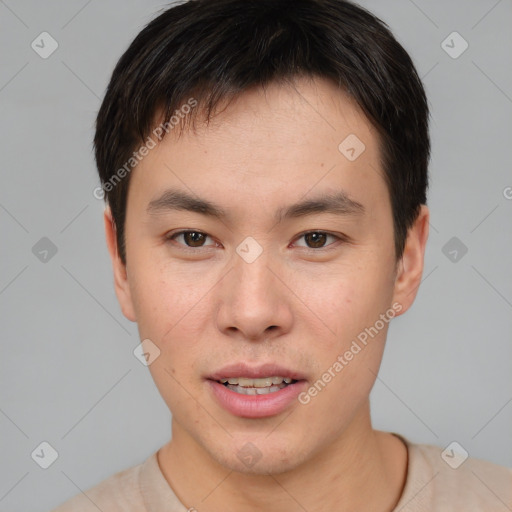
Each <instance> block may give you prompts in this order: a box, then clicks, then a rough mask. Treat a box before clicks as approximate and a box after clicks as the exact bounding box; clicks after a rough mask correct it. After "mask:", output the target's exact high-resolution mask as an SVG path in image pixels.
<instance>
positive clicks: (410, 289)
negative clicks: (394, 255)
mask: <svg viewBox="0 0 512 512" xmlns="http://www.w3.org/2000/svg"><path fill="white" fill-rule="evenodd" d="M429 219H430V212H429V209H428V207H427V206H426V205H422V206H421V209H420V213H419V214H418V217H417V218H416V220H415V222H414V224H413V225H412V226H411V228H410V229H409V232H408V234H407V240H406V243H405V248H404V252H403V255H402V258H401V260H400V262H399V263H398V267H397V274H396V278H395V290H394V294H393V303H395V302H398V303H399V304H401V306H402V310H401V311H400V314H403V313H405V312H406V311H407V310H408V309H409V308H410V307H411V306H412V303H413V302H414V299H415V298H416V294H417V292H418V288H419V286H420V283H421V277H422V275H423V267H424V260H425V248H426V245H427V239H428V233H429ZM397 316H398V315H397Z"/></svg>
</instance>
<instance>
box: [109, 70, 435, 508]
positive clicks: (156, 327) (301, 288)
mask: <svg viewBox="0 0 512 512" xmlns="http://www.w3.org/2000/svg"><path fill="white" fill-rule="evenodd" d="M349 134H356V135H357V137H358V138H359V139H360V140H361V141H363V142H364V144H365V146H366V149H365V151H364V152H363V153H362V154H361V155H360V156H359V157H358V158H357V159H356V160H355V161H353V162H351V161H349V160H348V159H347V158H346V157H345V156H344V155H343V154H342V153H341V152H340V151H339V150H338V145H339V144H340V142H341V141H342V140H344V139H345V138H346V137H347V136H348V135H349ZM379 156H380V155H379V148H378V138H377V132H376V130H375V129H374V127H372V125H371V124H370V122H369V121H368V120H367V119H366V117H365V116H364V115H363V114H362V113H361V112H360V110H359V109H358V107H357V106H356V105H355V103H353V102H352V101H351V100H350V99H349V98H348V97H347V96H346V95H345V94H343V93H342V92H340V91H339V90H338V89H337V88H336V87H335V86H334V85H333V84H331V83H330V82H327V81H324V80H320V79H316V80H314V81H313V80H306V79H301V80H298V81H297V83H296V85H295V87H290V86H288V85H277V84H275V85H271V86H269V87H268V88H267V89H266V90H265V92H263V91H262V90H260V89H258V90H251V91H250V92H245V93H244V94H242V95H240V96H239V97H237V99H236V100H235V101H234V102H233V103H231V104H230V105H229V106H228V107H227V108H226V109H225V110H223V111H222V112H220V113H219V114H217V116H215V117H214V118H213V120H212V122H211V123H210V125H209V126H206V125H204V124H199V125H198V127H197V130H196V131H195V132H194V131H191V130H186V131H185V132H184V133H183V134H182V136H181V137H180V138H177V137H175V136H174V134H173V133H172V132H171V133H170V134H169V135H168V136H166V137H165V138H164V139H163V141H162V142H161V143H159V144H158V146H157V147H156V148H154V149H152V150H151V151H150V152H149V154H148V155H147V156H146V157H145V158H144V159H143V160H142V161H141V162H140V163H139V164H138V166H137V167H136V168H135V169H134V170H133V171H132V176H131V182H130V187H129V195H128V209H127V217H126V254H127V263H126V265H123V264H122V262H121V260H120V259H119V257H118V255H117V247H116V240H115V226H114V225H113V222H112V218H111V215H110V212H109V210H108V208H107V209H106V211H105V229H106V237H107V243H108V247H109V251H110V254H111V257H112V262H113V269H114V279H115V289H116V293H117V297H118V300H119V303H120V305H121V308H122V311H123V313H124V315H125V316H126V317H127V318H128V319H130V320H132V321H134V322H137V324H138V328H139V333H140V337H141V340H143V339H148V338H149V339H150V340H152V342H153V343H155V345H157V346H158V348H159V349H160V351H161V352H160V355H159V357H158V358H157V359H156V360H155V361H154V362H153V363H152V364H150V366H149V369H150V372H151V375H152V377H153V379H154V381H155V383H156V385H157V387H158V390H159V391H160V393H161V395H162V397H163V399H164V400H165V402H166V404H167V405H168V407H169V409H170V410H171V412H172V440H171V441H170V442H169V443H168V444H166V445H165V446H164V447H162V448H161V449H160V450H159V452H158V462H159V465H160V468H161V470H162V472H163V474H164V476H165V478H166V479H167V481H168V482H169V484H170V486H171V487H172V488H173V490H174V491H175V493H176V495H177V496H178V498H179V499H180V500H181V501H182V503H183V504H184V505H185V506H186V507H194V508H195V509H196V510H198V511H200V512H201V511H209V512H210V511H211V512H220V511H225V510H237V511H239V512H244V511H256V510H265V511H268V512H272V511H282V510H287V511H303V510H304V509H306V510H308V511H309V512H316V511H320V510H321V511H331V510H332V511H334V510H337V511H338V510H351V511H357V510H374V511H383V512H384V511H390V510H392V509H393V507H394V505H395V504H396V503H397V501H398V499H399V497H400V495H401V492H402V490H403V486H404V484H405V477H406V470H407V449H406V447H405V445H404V444H403V443H402V442H401V441H400V440H399V439H398V438H397V437H395V436H393V435H391V434H389V433H385V432H380V431H377V430H374V429H373V428H372V425H371V420H370V410H369V394H370V391H371V388H372V386H373V384H374V382H375V379H376V374H377V373H378V369H379V366H380V363H381V359H382V354H383V349H384V345H385V340H386V335H387V328H388V324H386V325H385V327H384V328H383V329H381V330H380V331H379V333H378V335H377V336H375V337H374V338H372V339H371V340H370V341H369V343H368V345H367V346H366V347H365V348H364V350H362V351H361V352H360V353H358V354H357V355H356V356H354V358H353V359H352V360H351V361H350V362H349V364H347V365H346V366H345V367H344V368H343V370H342V371H341V372H339V373H337V374H336V376H335V377H334V378H332V379H331V381H330V382H329V383H328V385H327V386H326V387H325V388H324V389H323V390H322V391H321V392H320V393H318V394H317V396H315V397H313V398H311V400H310V402H309V403H308V404H306V405H303V404H300V403H298V402H294V403H293V404H292V405H291V406H290V407H289V408H288V409H287V410H286V411H284V412H283V413H281V414H278V415H275V416H271V417H267V418H259V419H250V418H241V417H236V416H234V415H232V414H230V413H229V412H227V411H226V410H224V409H223V408H222V407H220V406H219V405H218V404H217V403H216V402H215V401H214V399H213V397H212V394H211V392H210V390H209V386H208V383H207V381H205V376H206V375H208V374H209V373H211V372H213V371H215V370H218V369H220V368H222V367H223V366H225V365H227V364H229V363H232V362H235V361H237V362H238V361H245V362H247V363H248V364H250V365H251V366H256V365H258V364H260V363H263V362H278V363H279V364H281V365H284V366H286V367H287V368H291V369H294V370H298V371H301V372H303V373H304V375H305V376H306V379H307V381H308V385H311V384H313V383H314V382H316V381H317V379H318V378H320V377H321V375H322V374H323V373H324V372H326V371H327V369H328V368H330V367H332V365H333V363H334V362H335V361H336V359H337V357H338V356H339V355H340V354H344V353H345V352H346V351H347V350H348V349H349V347H350V345H351V343H352V341H353V340H354V339H356V336H357V335H358V334H359V333H361V332H362V331H364V329H365V328H367V327H369V326H372V325H374V324H375V322H376V320H378V319H379V315H381V314H383V313H385V312H386V310H388V309H389V308H392V305H393V304H394V303H398V304H400V306H401V311H400V313H397V315H396V316H398V314H403V313H404V312H405V311H407V310H408V309H409V307H410V306H411V304H412V302H413V301H414V298H415V296H416V292H417V289H418V287H419V284H420V281H421V276H422V272H423V264H424V253H425V245H426V241H427V238H428V225H429V223H428V221H429V211H428V208H427V207H426V206H423V207H422V208H421V211H420V214H419V216H418V217H417V220H416V222H415V224H414V225H413V227H412V228H411V229H410V231H409V233H408V238H407V242H406V247H405V251H404V254H403V257H402V258H401V260H400V261H399V262H397V261H396V259H395V253H394V242H393V223H392V212H391V204H390V200H389V193H388V190H387V187H386V185H385V182H384V179H383V174H382V170H381V164H380V158H379ZM171 187H172V188H178V189H180V190H183V191H185V192H189V193H193V195H195V196H199V197H201V198H204V199H207V200H209V201H211V202H213V203H215V204H218V205H219V206H221V207H222V208H224V209H225V210H226V211H227V212H228V215H229V216H228V217H227V218H225V219H222V221H221V220H219V219H215V218H209V217H206V216H204V215H201V214H200V213H195V212H189V211H177V210H176V211H167V212H160V213H158V214H156V215H150V214H148V213H147V207H148V204H149V203H150V201H151V200H153V199H155V198H156V197H158V196H159V195H160V194H161V193H162V192H163V191H164V190H165V189H167V188H171ZM340 189H343V190H344V191H345V192H346V193H347V194H348V195H349V197H350V198H352V199H354V200H356V201H358V202H360V203H361V204H362V205H363V206H364V208H365V212H364V214H363V215H352V216H348V215H345V216H343V215H335V214H332V213H325V212H323V213H316V214H313V215H308V216H304V217H298V218H294V219H289V220H286V221H283V222H282V223H280V224H276V222H275V220H274V212H275V211H276V210H277V209H278V208H280V207H283V206H288V205H291V204H293V203H296V202H297V201H300V200H303V199H305V198H306V199H307V198H310V197H313V196H315V195H317V194H320V193H322V192H332V191H338V190H340ZM180 229H190V230H192V231H199V232H203V233H206V234H207V235H208V238H205V239H204V242H203V245H202V246H200V244H199V245H198V246H196V247H195V248H193V249H189V251H187V250H186V247H187V242H188V244H189V245H190V244H191V240H190V238H187V239H185V237H183V236H180V237H178V238H176V239H175V240H169V239H166V235H167V236H168V235H169V233H171V234H174V233H175V232H176V231H178V230H180ZM315 230H316V231H326V232H328V233H330V234H334V235H338V236H342V235H345V236H346V237H348V238H347V240H346V241H342V240H341V241H340V240H337V239H336V238H333V237H327V238H326V239H325V243H324V245H323V247H322V245H321V244H320V246H318V245H317V246H316V247H317V248H314V247H315V246H314V245H313V248H308V244H309V245H311V244H312V242H311V238H308V237H304V236H301V234H303V232H304V231H315ZM248 236H251V237H253V238H254V239H255V240H257V242H258V243H259V244H260V246H261V247H262V249H263V252H262V254H261V255H260V256H259V257H258V258H257V259H256V260H255V261H254V262H252V263H247V262H246V261H244V259H242V258H241V257H240V256H239V255H238V254H237V253H236V248H237V246H238V245H239V244H240V243H241V242H242V241H243V240H244V239H245V238H246V237H248ZM192 243H193V241H192ZM196 245H197V244H196ZM318 247H319V248H318ZM192 251H195V252H192ZM248 442H251V443H252V444H253V445H254V446H256V447H257V449H258V450H259V453H260V454H261V458H260V459H259V461H258V462H257V463H256V464H255V465H253V466H252V467H247V466H246V465H245V464H244V463H243V462H242V461H241V460H240V459H239V458H238V456H237V452H238V451H239V450H240V449H241V448H242V447H244V445H246V443H248Z"/></svg>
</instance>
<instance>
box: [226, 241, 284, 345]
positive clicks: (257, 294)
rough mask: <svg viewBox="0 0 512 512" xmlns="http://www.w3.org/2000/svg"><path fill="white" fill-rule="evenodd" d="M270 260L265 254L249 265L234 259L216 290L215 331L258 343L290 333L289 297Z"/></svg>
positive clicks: (278, 273)
mask: <svg viewBox="0 0 512 512" xmlns="http://www.w3.org/2000/svg"><path fill="white" fill-rule="evenodd" d="M270 260H271V258H269V257H268V256H267V254H266V253H265V251H263V253H262V254H261V255H260V256H259V257H258V258H257V259H256V260H255V261H253V262H251V263H248V262H246V261H245V260H244V259H243V258H241V257H239V256H238V255H235V256H234V268H233V269H232V270H231V272H229V273H228V274H227V275H226V277H225V278H224V279H223V280H222V282H221V283H219V284H220V285H221V286H220V287H219V289H218V293H219V296H218V299H219V306H218V309H217V327H218V329H219V330H220V331H221V332H222V333H223V334H225V335H228V336H231V337H235V338H236V337H238V338H239V339H241V340H244V339H246V340H251V341H261V340H267V339H269V338H275V337H278V336H280V335H282V334H284V333H286V332H288V331H289V330H290V329H291V325H292V319H293V316H292V310H291V303H290V295H291V294H290V291H289V290H288V289H287V288H286V286H285V285H284V284H283V281H285V282H286V278H285V276H284V275H282V274H283V271H279V270H278V269H279V266H278V265H277V264H276V263H275V262H272V261H270ZM276 274H277V275H279V276H280V278H281V279H279V278H278V277H277V276H276Z"/></svg>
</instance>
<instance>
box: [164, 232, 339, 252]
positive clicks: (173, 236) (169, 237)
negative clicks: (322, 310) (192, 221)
mask: <svg viewBox="0 0 512 512" xmlns="http://www.w3.org/2000/svg"><path fill="white" fill-rule="evenodd" d="M186 233H198V234H200V235H206V236H207V237H210V235H208V233H205V232H203V231H197V230H194V229H184V230H181V231H177V232H176V233H171V234H168V235H167V236H166V237H165V238H166V240H168V241H170V242H174V241H175V239H176V238H178V237H179V236H181V235H183V234H186ZM313 233H315V234H320V235H327V236H328V237H329V236H330V237H332V238H335V239H336V240H337V241H340V242H347V241H348V237H346V236H344V235H334V234H333V233H329V232H328V231H320V230H310V231H305V232H304V233H301V234H299V235H298V236H297V237H296V238H295V239H294V240H298V239H300V238H303V237H305V236H306V235H310V234H313ZM210 238H211V237H210ZM334 243H335V242H334ZM179 245H180V246H181V248H182V249H184V250H186V251H191V252H197V251H198V250H200V249H204V248H205V246H200V247H190V246H188V245H182V244H179ZM331 245H333V243H331V244H328V245H326V246H324V247H317V248H315V247H307V246H301V247H302V248H303V249H306V250H308V251H313V252H319V251H321V250H324V251H327V250H330V248H329V247H330V246H331Z"/></svg>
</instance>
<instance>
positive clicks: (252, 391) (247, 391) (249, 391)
mask: <svg viewBox="0 0 512 512" xmlns="http://www.w3.org/2000/svg"><path fill="white" fill-rule="evenodd" d="M285 387H286V384H285V383H284V382H282V383H281V384H278V385H277V386H270V387H264V388H244V387H242V386H236V385H231V384H229V385H228V388H229V389H231V391H236V392H237V393H240V394H241V395H267V394H269V393H275V392H276V391H279V390H280V389H283V388H285Z"/></svg>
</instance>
